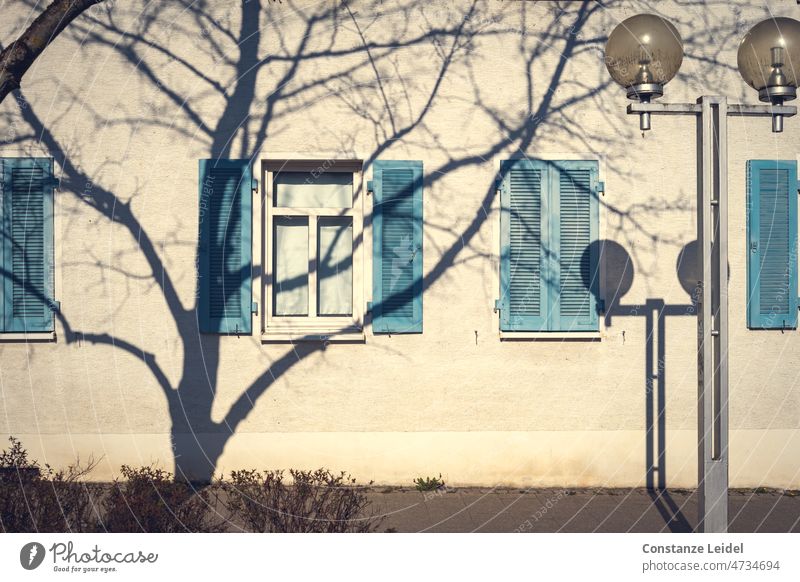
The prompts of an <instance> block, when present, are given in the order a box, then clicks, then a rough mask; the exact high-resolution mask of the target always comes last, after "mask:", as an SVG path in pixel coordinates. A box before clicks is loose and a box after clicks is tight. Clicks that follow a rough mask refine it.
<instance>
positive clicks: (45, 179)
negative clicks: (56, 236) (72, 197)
mask: <svg viewBox="0 0 800 582" xmlns="http://www.w3.org/2000/svg"><path fill="white" fill-rule="evenodd" d="M2 164H3V171H2V177H3V191H2V197H3V200H2V212H3V220H2V228H3V237H2V239H3V240H2V248H3V257H2V275H3V325H4V329H3V331H6V332H51V331H53V330H54V326H53V311H52V308H53V305H54V303H53V187H54V180H53V161H52V160H51V159H47V158H6V159H4V160H2Z"/></svg>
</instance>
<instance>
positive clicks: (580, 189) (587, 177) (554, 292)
mask: <svg viewBox="0 0 800 582" xmlns="http://www.w3.org/2000/svg"><path fill="white" fill-rule="evenodd" d="M551 167H552V173H551V190H550V221H551V234H550V245H549V247H550V248H551V249H552V251H553V252H552V255H551V264H552V269H551V270H550V271H551V273H552V281H551V283H550V292H551V298H550V299H551V305H552V307H551V325H550V329H551V331H595V330H597V329H598V326H599V317H598V311H597V294H598V289H599V281H598V279H599V277H598V275H599V273H598V258H599V257H598V254H599V251H598V245H596V244H592V243H593V242H595V241H597V240H598V228H599V218H598V200H597V176H598V163H597V162H594V161H563V162H553V164H552V166H551Z"/></svg>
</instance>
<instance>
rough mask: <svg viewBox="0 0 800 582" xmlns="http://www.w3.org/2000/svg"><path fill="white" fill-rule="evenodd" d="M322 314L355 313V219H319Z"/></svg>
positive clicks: (320, 310)
mask: <svg viewBox="0 0 800 582" xmlns="http://www.w3.org/2000/svg"><path fill="white" fill-rule="evenodd" d="M318 224H319V227H318V228H319V230H318V234H317V240H318V243H319V250H318V252H319V277H318V292H317V296H318V298H319V308H318V310H317V313H318V314H319V315H351V314H352V313H353V220H352V218H350V217H335V218H334V217H329V218H320V219H319V222H318Z"/></svg>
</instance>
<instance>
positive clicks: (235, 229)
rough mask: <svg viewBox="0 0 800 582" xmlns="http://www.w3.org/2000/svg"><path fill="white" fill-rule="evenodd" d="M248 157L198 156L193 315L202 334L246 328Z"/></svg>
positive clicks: (239, 331) (248, 295)
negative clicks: (197, 240) (195, 305)
mask: <svg viewBox="0 0 800 582" xmlns="http://www.w3.org/2000/svg"><path fill="white" fill-rule="evenodd" d="M251 209H252V173H251V171H250V162H249V160H200V217H199V220H200V237H199V238H200V246H199V272H198V277H199V281H198V294H199V297H198V309H199V313H198V318H199V324H200V331H201V332H203V333H223V334H237V335H238V334H244V335H247V334H250V333H251V328H252V316H251V308H252V303H251V301H252V293H251V275H252V273H251V268H252V267H251V263H252V256H251V255H252V245H251V240H252V210H251Z"/></svg>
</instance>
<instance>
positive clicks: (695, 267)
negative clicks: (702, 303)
mask: <svg viewBox="0 0 800 582" xmlns="http://www.w3.org/2000/svg"><path fill="white" fill-rule="evenodd" d="M675 270H676V271H677V273H678V280H679V281H680V282H681V287H683V290H684V291H686V294H687V295H689V297H691V299H692V305H697V302H698V301H699V300H700V292H701V289H702V283H701V282H700V279H702V277H701V273H700V255H699V254H698V244H697V239H695V240H693V241H691V242H690V243H687V244H686V246H684V247H683V248H682V249H681V252H679V253H678V264H677V265H676V266H675Z"/></svg>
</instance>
